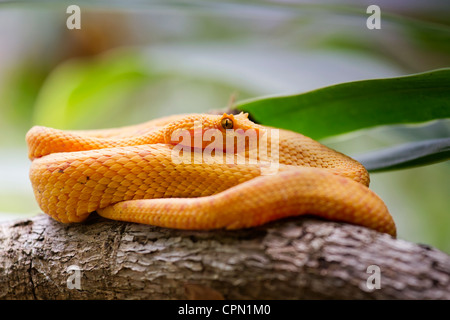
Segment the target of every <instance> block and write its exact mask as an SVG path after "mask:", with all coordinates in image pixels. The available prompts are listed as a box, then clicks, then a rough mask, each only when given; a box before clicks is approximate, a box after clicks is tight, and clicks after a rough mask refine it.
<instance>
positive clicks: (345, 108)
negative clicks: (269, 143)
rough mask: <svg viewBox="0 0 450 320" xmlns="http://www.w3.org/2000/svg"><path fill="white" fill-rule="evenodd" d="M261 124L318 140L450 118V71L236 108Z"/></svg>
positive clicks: (356, 84) (342, 86)
mask: <svg viewBox="0 0 450 320" xmlns="http://www.w3.org/2000/svg"><path fill="white" fill-rule="evenodd" d="M236 108H237V109H238V110H241V111H245V112H249V113H250V115H251V117H252V118H253V119H254V120H255V121H256V122H258V123H261V124H264V125H267V126H273V127H278V128H284V129H288V130H292V131H296V132H300V133H302V134H304V135H306V136H309V137H311V138H313V139H323V138H325V137H329V136H334V135H339V134H342V133H346V132H350V131H354V130H358V129H363V128H370V127H375V126H381V125H389V124H400V123H419V122H424V121H429V120H434V119H440V118H449V117H450V68H446V69H439V70H434V71H430V72H426V73H420V74H415V75H411V76H405V77H398V78H389V79H376V80H365V81H356V82H348V83H342V84H338V85H334V86H330V87H326V88H322V89H318V90H314V91H310V92H307V93H303V94H298V95H291V96H278V97H266V98H263V99H255V100H249V101H244V102H242V103H240V104H238V105H237V106H236Z"/></svg>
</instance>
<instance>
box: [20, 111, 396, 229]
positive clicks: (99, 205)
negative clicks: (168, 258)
mask: <svg viewBox="0 0 450 320" xmlns="http://www.w3.org/2000/svg"><path fill="white" fill-rule="evenodd" d="M199 122H200V123H201V126H202V127H201V128H200V129H202V130H203V131H202V132H205V130H207V129H214V130H219V132H221V133H223V137H224V141H225V137H226V132H228V131H229V130H230V129H231V131H235V132H238V130H239V129H242V130H244V131H245V130H247V129H254V130H256V132H257V133H258V139H259V138H260V137H262V135H263V134H264V132H266V131H267V130H268V129H270V128H268V127H264V126H261V125H257V124H255V123H253V122H252V121H250V120H249V119H248V117H247V115H246V114H240V115H234V116H233V115H227V114H224V115H221V116H220V115H209V114H187V115H175V116H170V117H165V118H160V119H156V120H152V121H149V122H146V123H143V124H140V125H134V126H129V127H123V128H117V129H103V130H91V131H62V130H57V129H52V128H47V127H41V126H35V127H33V128H31V129H30V131H29V132H28V133H27V136H26V141H27V144H28V148H29V158H30V159H31V160H32V163H31V168H30V180H31V183H32V186H33V190H34V194H35V197H36V200H37V202H38V204H39V206H40V207H41V209H42V210H43V211H44V212H45V213H47V214H49V215H50V216H52V217H53V218H54V219H56V220H58V221H61V222H64V223H69V222H81V221H83V220H85V219H86V218H87V217H88V215H89V214H90V213H91V212H94V211H97V213H98V214H100V215H101V216H103V217H106V218H110V219H115V220H122V221H129V222H138V223H145V224H152V225H157V226H162V227H169V228H179V229H197V230H206V229H217V228H226V229H237V228H248V227H254V226H258V225H262V224H264V223H267V222H269V221H273V220H277V219H280V218H284V217H289V216H297V215H302V214H311V215H316V216H320V217H322V218H325V219H330V220H335V221H343V222H348V223H352V224H356V225H361V226H365V227H368V228H371V229H374V230H377V231H380V232H384V233H388V234H390V235H392V236H395V235H396V228H395V224H394V221H393V219H392V217H391V215H390V213H389V211H388V209H387V208H386V206H385V204H384V203H383V201H382V200H381V199H380V198H379V197H378V196H377V195H376V194H375V193H374V192H372V191H371V190H369V188H368V185H369V175H368V172H367V171H366V170H365V168H364V167H363V166H362V165H361V164H360V163H358V162H357V161H355V160H353V159H351V158H350V157H348V156H346V155H343V154H341V153H339V152H337V151H334V150H332V149H329V148H327V147H326V146H324V145H322V144H320V143H318V142H316V141H314V140H312V139H310V138H308V137H305V136H303V135H301V134H299V133H294V132H291V131H287V130H281V129H280V130H279V170H278V172H277V173H276V174H272V175H262V174H261V172H262V169H261V163H256V164H254V163H253V164H252V163H237V162H236V161H235V160H236V159H237V158H236V157H238V154H237V153H238V151H236V150H235V151H236V152H235V153H236V154H233V157H234V163H219V162H217V161H216V162H211V163H200V164H199V163H174V161H173V158H172V152H173V149H174V146H175V142H174V141H172V136H173V133H174V132H175V131H176V130H179V129H185V130H187V131H188V132H189V133H192V132H193V130H195V128H196V127H195V124H196V123H197V125H198V123H199ZM225 129H227V130H225ZM204 147H205V145H204V144H202V146H201V149H204ZM246 151H248V150H246ZM195 152H198V150H197V151H195V150H193V152H192V154H194V153H195ZM168 198H170V199H168Z"/></svg>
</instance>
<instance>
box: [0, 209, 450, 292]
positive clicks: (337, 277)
mask: <svg viewBox="0 0 450 320" xmlns="http://www.w3.org/2000/svg"><path fill="white" fill-rule="evenodd" d="M0 244H1V249H0V274H1V277H0V298H2V299H221V298H226V299H324V298H325V299H450V256H449V255H447V254H445V253H443V252H440V251H438V250H436V249H434V248H431V247H428V246H424V245H417V244H412V243H408V242H406V241H403V240H396V239H393V238H391V237H390V236H388V235H384V234H380V233H377V232H374V231H371V230H368V229H365V228H362V227H357V226H353V225H349V224H340V223H335V222H328V221H321V220H315V219H310V218H297V219H290V220H283V221H278V222H275V223H271V224H268V225H266V226H263V227H259V228H254V229H247V230H237V231H212V232H198V231H195V232H193V231H181V230H170V229H164V228H159V227H153V226H147V225H139V224H133V223H123V222H117V221H109V220H105V219H102V218H100V217H98V216H94V217H92V218H90V219H89V220H88V221H87V222H85V223H83V224H73V225H64V224H61V223H58V222H56V221H54V220H52V219H51V218H49V217H47V216H46V215H39V216H36V217H34V218H32V219H28V220H20V221H14V222H9V223H3V224H0ZM71 265H77V266H79V268H80V269H81V270H80V275H81V277H80V285H81V288H80V289H76V288H74V289H69V288H68V286H67V282H68V280H70V279H71V278H70V277H71V276H74V275H75V271H70V269H68V267H69V266H71ZM370 265H377V266H379V267H380V270H381V288H380V289H373V290H369V289H368V287H367V279H368V277H369V276H371V273H367V268H368V266H370ZM72 280H73V277H72ZM72 280H70V281H72ZM70 281H69V282H70ZM71 283H75V282H74V281H72V282H71Z"/></svg>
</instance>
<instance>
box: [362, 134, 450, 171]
mask: <svg viewBox="0 0 450 320" xmlns="http://www.w3.org/2000/svg"><path fill="white" fill-rule="evenodd" d="M354 159H355V160H358V161H359V162H361V163H362V164H363V165H364V166H365V167H366V169H367V170H369V171H371V172H376V171H386V170H396V169H406V168H410V167H416V166H422V165H427V164H432V163H435V162H439V161H445V160H448V159H450V138H443V139H431V140H425V141H417V142H411V143H406V144H401V145H399V146H395V147H391V148H387V149H382V150H377V151H373V152H369V153H366V154H363V155H359V156H355V157H354Z"/></svg>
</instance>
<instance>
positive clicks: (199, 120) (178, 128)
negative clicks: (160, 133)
mask: <svg viewBox="0 0 450 320" xmlns="http://www.w3.org/2000/svg"><path fill="white" fill-rule="evenodd" d="M264 132H265V130H264V129H263V127H262V126H260V125H257V124H255V123H254V122H252V121H250V120H249V119H248V114H247V113H240V114H238V115H233V114H226V113H224V114H223V115H220V116H219V115H208V114H193V115H188V116H186V117H185V118H183V119H180V120H177V121H174V122H173V123H170V124H168V125H167V126H166V132H165V142H166V143H170V144H172V145H181V146H183V147H191V148H193V149H206V148H211V149H222V150H223V151H226V152H230V151H232V152H238V151H243V150H245V149H249V148H250V147H251V146H253V145H254V146H256V144H257V139H258V138H259V137H260V136H261V135H262V134H263V133H264Z"/></svg>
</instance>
